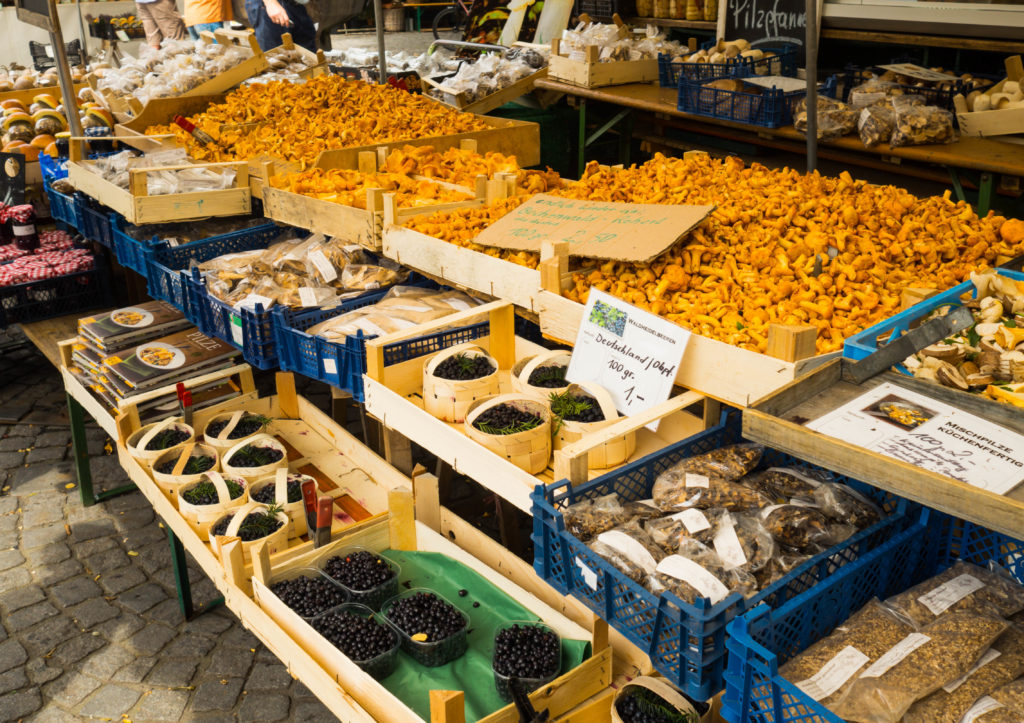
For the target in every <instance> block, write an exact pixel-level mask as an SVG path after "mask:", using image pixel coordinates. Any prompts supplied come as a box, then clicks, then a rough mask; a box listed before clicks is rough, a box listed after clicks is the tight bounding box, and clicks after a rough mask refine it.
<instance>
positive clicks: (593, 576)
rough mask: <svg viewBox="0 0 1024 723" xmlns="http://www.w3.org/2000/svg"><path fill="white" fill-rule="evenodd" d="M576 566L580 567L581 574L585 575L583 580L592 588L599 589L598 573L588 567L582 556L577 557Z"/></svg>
mask: <svg viewBox="0 0 1024 723" xmlns="http://www.w3.org/2000/svg"><path fill="white" fill-rule="evenodd" d="M576 567H578V568H579V569H580V575H582V576H583V582H585V583H586V584H587V587H589V588H590V589H591V590H596V589H597V573H596V572H594V571H593V570H591V569H590V568H589V567H587V564H586V563H585V562H583V560H581V559H580V558H578V557H577V558H576Z"/></svg>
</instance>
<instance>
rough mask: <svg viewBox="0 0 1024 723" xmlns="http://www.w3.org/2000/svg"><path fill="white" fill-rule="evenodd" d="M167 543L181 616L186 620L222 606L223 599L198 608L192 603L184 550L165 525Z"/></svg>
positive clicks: (175, 536) (172, 531)
mask: <svg viewBox="0 0 1024 723" xmlns="http://www.w3.org/2000/svg"><path fill="white" fill-rule="evenodd" d="M164 527H166V528H167V541H168V542H169V543H170V544H171V566H172V567H173V568H174V583H175V586H176V587H177V588H178V605H179V606H180V607H181V614H182V616H183V617H184V618H185V619H186V620H192V619H193V618H195V617H197V616H199V615H202V614H203V613H205V612H209V611H210V610H213V609H214V608H216V607H219V606H220V605H223V604H224V597H223V596H221V597H218V598H215V599H213V600H211V601H210V602H208V603H200V604H199V605H198V606H197V605H196V604H195V603H194V602H193V601H192V583H191V582H189V579H188V560H187V559H186V558H185V548H184V546H183V545H182V544H181V540H179V539H178V536H177V535H175V534H174V530H172V529H171V528H170V526H169V525H167V524H166V523H165V524H164Z"/></svg>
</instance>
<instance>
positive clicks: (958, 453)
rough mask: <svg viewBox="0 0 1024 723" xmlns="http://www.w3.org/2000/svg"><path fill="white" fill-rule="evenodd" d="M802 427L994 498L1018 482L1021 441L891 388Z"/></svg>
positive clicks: (1022, 476)
mask: <svg viewBox="0 0 1024 723" xmlns="http://www.w3.org/2000/svg"><path fill="white" fill-rule="evenodd" d="M573 356H574V357H575V354H574V355H573ZM807 428H808V429H813V430H816V431H818V432H821V433H822V434H827V435H828V436H830V437H837V438H839V439H843V440H845V441H847V442H849V443H850V444H856V445H859V446H861V447H864V448H865V449H870V450H873V451H875V452H878V453H879V454H884V455H885V456H887V457H892V458H894V459H898V460H901V461H903V462H909V463H910V464H914V465H917V466H918V467H921V468H923V469H927V470H931V471H932V472H937V473H939V474H944V475H946V476H948V477H952V478H953V479H958V480H960V481H961V482H966V483H968V484H970V485H974V486H975V487H980V488H981V489H984V490H989V491H990V492H994V493H996V494H999V495H1004V494H1006V493H1007V492H1009V491H1010V490H1012V489H1013V488H1015V487H1017V486H1018V485H1019V484H1020V483H1021V482H1022V481H1024V437H1022V436H1021V435H1019V434H1016V433H1015V432H1011V431H1010V430H1008V429H1006V428H1005V427H1000V426H999V425H997V424H993V423H992V422H989V421H987V420H985V419H982V418H980V417H976V416H974V415H973V414H968V413H967V412H964V411H962V410H959V409H956V408H955V407H952V406H950V405H948V404H944V403H942V402H940V401H938V400H937V399H932V398H931V397H928V396H925V395H924V394H919V393H916V392H912V391H910V390H908V389H904V388H903V387H900V386H898V385H896V384H880V385H879V386H877V387H875V388H874V389H872V390H871V391H868V392H865V393H864V394H861V395H860V396H859V397H857V398H856V399H854V400H853V401H850V402H848V403H846V404H844V405H843V406H841V407H839V408H838V409H835V410H833V411H832V412H829V413H828V414H826V415H824V416H822V417H820V418H818V419H816V420H814V421H813V422H810V423H809V424H807Z"/></svg>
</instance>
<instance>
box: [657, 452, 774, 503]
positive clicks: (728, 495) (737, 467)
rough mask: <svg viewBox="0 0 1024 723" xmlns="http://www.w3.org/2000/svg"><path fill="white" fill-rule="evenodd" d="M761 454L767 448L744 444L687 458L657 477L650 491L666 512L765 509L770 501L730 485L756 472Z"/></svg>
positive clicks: (740, 487)
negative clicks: (714, 508) (699, 509)
mask: <svg viewBox="0 0 1024 723" xmlns="http://www.w3.org/2000/svg"><path fill="white" fill-rule="evenodd" d="M762 454H764V447H762V446H761V445H759V444H754V443H751V442H744V443H741V444H733V445H729V446H726V447H720V448H718V449H714V450H711V451H710V452H707V453H705V454H699V455H696V456H694V457H687V458H686V459H683V460H681V461H680V462H678V463H677V464H675V465H673V466H672V467H670V468H669V469H667V470H665V471H664V472H662V473H661V474H660V475H658V478H657V479H656V480H655V481H654V487H653V488H652V490H651V492H652V496H653V498H654V503H655V504H656V505H658V507H660V508H661V509H663V510H673V509H683V508H686V507H700V508H703V509H709V508H711V507H728V508H730V509H749V508H751V507H760V506H763V505H764V504H767V501H766V500H765V499H764V497H763V496H762V495H760V494H758V493H757V492H756V491H754V490H751V489H750V488H747V487H743V486H742V485H736V484H730V483H734V482H735V481H736V480H738V479H740V478H741V477H743V476H744V475H745V474H747V473H748V472H750V470H752V469H754V467H756V466H757V464H758V462H760V461H761V455H762ZM712 483H726V484H724V485H718V484H715V485H712ZM713 487H714V488H717V489H713Z"/></svg>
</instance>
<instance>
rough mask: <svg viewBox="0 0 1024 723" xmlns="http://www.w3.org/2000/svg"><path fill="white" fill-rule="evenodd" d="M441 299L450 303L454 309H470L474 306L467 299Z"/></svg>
mask: <svg viewBox="0 0 1024 723" xmlns="http://www.w3.org/2000/svg"><path fill="white" fill-rule="evenodd" d="M440 301H443V302H444V303H446V304H448V306H450V307H452V308H453V309H458V310H459V311H468V310H469V309H472V308H473V307H472V305H470V304H468V303H466V300H465V299H440Z"/></svg>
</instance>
